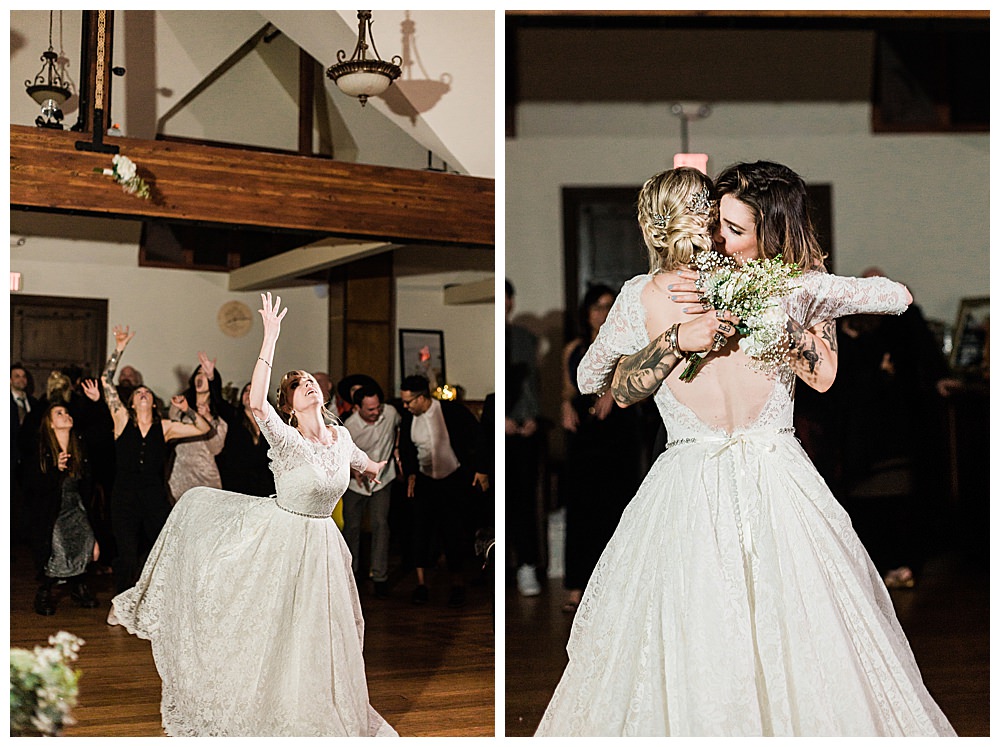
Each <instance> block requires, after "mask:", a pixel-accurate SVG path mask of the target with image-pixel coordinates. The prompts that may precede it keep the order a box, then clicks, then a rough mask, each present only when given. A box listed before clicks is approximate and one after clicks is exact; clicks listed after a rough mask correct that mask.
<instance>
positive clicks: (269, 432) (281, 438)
mask: <svg viewBox="0 0 1000 747" xmlns="http://www.w3.org/2000/svg"><path fill="white" fill-rule="evenodd" d="M264 404H265V406H266V407H267V414H266V415H265V416H264V419H263V420H261V419H259V418H258V417H257V416H256V415H254V420H256V421H257V425H259V426H260V430H261V433H263V434H264V438H266V439H267V443H268V444H270V446H271V450H272V451H270V452H268V456H270V457H271V459H274V455H277V454H280V453H281V452H282V451H284V450H285V448H287V446H288V442H289V439H290V438H292V437H296V438H297V437H298V435H299V433H298V431H297V430H295V429H294V428H292V426H290V425H288V424H287V423H285V421H283V420H282V419H281V416H280V415H278V411H277V410H275V409H274V408H273V407H272V406H271V403H270V402H265V403H264ZM272 452H273V453H272Z"/></svg>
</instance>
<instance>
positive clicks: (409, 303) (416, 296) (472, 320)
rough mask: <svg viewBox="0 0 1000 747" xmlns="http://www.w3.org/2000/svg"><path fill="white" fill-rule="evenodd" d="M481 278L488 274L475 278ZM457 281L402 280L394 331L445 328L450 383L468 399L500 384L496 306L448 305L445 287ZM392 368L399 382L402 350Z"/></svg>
mask: <svg viewBox="0 0 1000 747" xmlns="http://www.w3.org/2000/svg"><path fill="white" fill-rule="evenodd" d="M482 277H485V276H484V275H479V276H478V277H477V278H476V279H481V278H482ZM456 280H457V278H456V277H455V275H454V274H434V275H421V276H419V277H407V278H400V279H399V281H398V282H397V286H396V329H397V330H398V329H400V328H402V329H408V328H412V329H440V330H442V331H443V332H444V359H445V371H446V373H447V378H448V383H449V384H451V385H452V386H455V385H458V386H461V387H463V388H464V389H465V396H466V398H467V399H474V400H481V399H485V397H486V395H487V394H489V393H490V392H492V391H494V388H495V385H496V384H495V376H494V374H495V371H494V366H495V361H496V356H495V345H494V340H495V334H494V329H495V314H494V312H495V306H494V304H493V303H478V304H462V305H448V306H446V305H445V303H444V286H445V285H446V284H448V283H451V282H455V281H456ZM466 282H469V280H468V279H466ZM396 344H397V345H398V338H397V343H396ZM393 371H394V372H395V373H394V379H395V382H396V383H397V384H398V383H399V351H398V349H397V351H396V356H395V360H394V361H393Z"/></svg>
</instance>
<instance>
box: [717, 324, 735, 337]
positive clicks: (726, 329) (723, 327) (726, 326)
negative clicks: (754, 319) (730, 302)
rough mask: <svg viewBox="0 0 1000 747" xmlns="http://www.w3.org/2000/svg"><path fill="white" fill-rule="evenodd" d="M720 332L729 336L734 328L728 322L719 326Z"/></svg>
mask: <svg viewBox="0 0 1000 747" xmlns="http://www.w3.org/2000/svg"><path fill="white" fill-rule="evenodd" d="M719 331H720V332H721V333H722V334H724V335H728V334H730V333H731V332H732V331H733V328H732V327H731V326H729V324H727V323H726V322H723V323H722V324H720V325H719Z"/></svg>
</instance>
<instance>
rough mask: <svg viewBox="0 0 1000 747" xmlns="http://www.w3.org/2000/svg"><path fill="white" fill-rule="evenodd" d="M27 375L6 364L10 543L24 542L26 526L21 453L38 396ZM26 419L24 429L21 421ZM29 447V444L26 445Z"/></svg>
mask: <svg viewBox="0 0 1000 747" xmlns="http://www.w3.org/2000/svg"><path fill="white" fill-rule="evenodd" d="M31 389H32V386H31V375H30V374H29V373H28V369H26V368H25V367H24V366H22V365H21V364H20V363H14V364H12V365H11V367H10V540H11V546H12V547H13V546H14V545H15V544H19V543H26V542H27V541H28V536H29V533H30V530H29V528H28V523H27V518H26V514H25V498H24V481H23V463H22V457H23V455H24V454H25V453H27V450H26V449H25V443H24V442H25V441H28V442H29V444H30V443H31V442H33V441H34V439H32V438H26V435H27V434H28V433H30V415H31V413H32V412H33V411H37V410H38V400H37V399H35V397H33V396H32V393H31ZM25 420H28V421H29V427H28V429H25V427H24V422H25ZM29 448H30V446H29Z"/></svg>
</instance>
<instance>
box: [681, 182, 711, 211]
mask: <svg viewBox="0 0 1000 747" xmlns="http://www.w3.org/2000/svg"><path fill="white" fill-rule="evenodd" d="M687 206H688V210H690V211H691V212H692V213H697V214H698V215H708V214H709V213H710V212H711V211H712V197H711V195H709V193H708V187H702V188H701V189H700V190H699V191H698V192H695V193H694V194H693V195H691V199H689V200H688V204H687Z"/></svg>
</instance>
